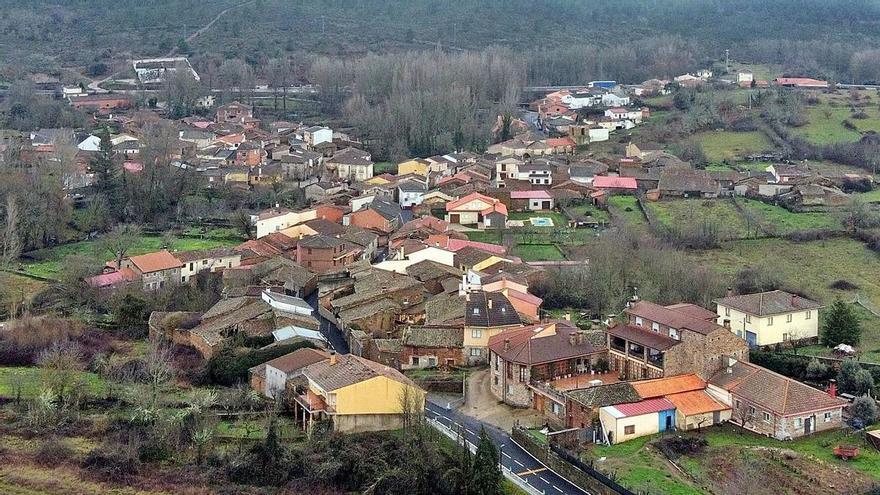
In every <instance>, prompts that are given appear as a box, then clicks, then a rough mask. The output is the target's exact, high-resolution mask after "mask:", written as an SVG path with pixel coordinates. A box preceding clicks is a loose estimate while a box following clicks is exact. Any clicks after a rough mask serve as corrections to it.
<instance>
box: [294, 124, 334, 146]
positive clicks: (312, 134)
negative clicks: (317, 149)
mask: <svg viewBox="0 0 880 495" xmlns="http://www.w3.org/2000/svg"><path fill="white" fill-rule="evenodd" d="M300 138H301V139H302V140H303V141H305V142H306V143H308V145H309V146H312V147H314V146H317V145H319V144H321V143H332V142H333V130H331V129H330V128H329V127H322V126H317V125H315V126H312V127H307V128H305V129H303V130H302V133H301V137H300Z"/></svg>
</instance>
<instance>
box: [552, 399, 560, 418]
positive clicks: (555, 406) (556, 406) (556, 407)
mask: <svg viewBox="0 0 880 495" xmlns="http://www.w3.org/2000/svg"><path fill="white" fill-rule="evenodd" d="M552 409H553V414H555V415H557V416H558V415H559V414H560V413H561V412H562V406H560V405H559V404H557V403H555V402H554V403H553V406H552Z"/></svg>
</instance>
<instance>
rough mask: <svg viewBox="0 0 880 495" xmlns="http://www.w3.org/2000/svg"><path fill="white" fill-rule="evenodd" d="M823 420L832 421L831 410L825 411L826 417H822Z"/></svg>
mask: <svg viewBox="0 0 880 495" xmlns="http://www.w3.org/2000/svg"><path fill="white" fill-rule="evenodd" d="M822 421H824V422H825V423H830V422H831V413H830V412H827V413H825V417H824V418H822Z"/></svg>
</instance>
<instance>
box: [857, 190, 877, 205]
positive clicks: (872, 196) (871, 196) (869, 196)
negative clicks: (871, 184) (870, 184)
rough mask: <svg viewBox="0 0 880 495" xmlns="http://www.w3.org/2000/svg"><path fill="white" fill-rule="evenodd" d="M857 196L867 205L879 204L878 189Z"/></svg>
mask: <svg viewBox="0 0 880 495" xmlns="http://www.w3.org/2000/svg"><path fill="white" fill-rule="evenodd" d="M857 196H858V197H859V198H861V199H862V200H863V201H865V202H868V203H880V189H874V190H873V191H870V192H866V193H861V194H858V195H857Z"/></svg>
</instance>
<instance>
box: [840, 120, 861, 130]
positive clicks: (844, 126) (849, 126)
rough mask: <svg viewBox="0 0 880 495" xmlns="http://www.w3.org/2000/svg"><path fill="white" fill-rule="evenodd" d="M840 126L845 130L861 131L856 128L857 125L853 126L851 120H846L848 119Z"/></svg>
mask: <svg viewBox="0 0 880 495" xmlns="http://www.w3.org/2000/svg"><path fill="white" fill-rule="evenodd" d="M840 124H841V125H842V126H843V128H844V129H849V130H850V131H857V130H859V128H858V127H856V125H855V124H853V123H852V122H850V121H849V120H846V119H844V120H843V122H841V123H840Z"/></svg>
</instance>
